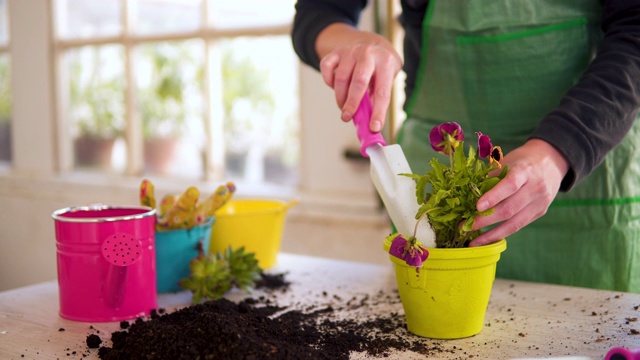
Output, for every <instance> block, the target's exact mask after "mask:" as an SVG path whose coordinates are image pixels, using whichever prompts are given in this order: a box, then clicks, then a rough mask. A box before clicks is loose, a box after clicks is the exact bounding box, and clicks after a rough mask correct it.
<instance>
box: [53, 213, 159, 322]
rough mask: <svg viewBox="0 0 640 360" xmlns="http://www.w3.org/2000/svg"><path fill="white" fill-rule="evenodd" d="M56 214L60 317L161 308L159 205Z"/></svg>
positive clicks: (107, 317)
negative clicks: (157, 246)
mask: <svg viewBox="0 0 640 360" xmlns="http://www.w3.org/2000/svg"><path fill="white" fill-rule="evenodd" d="M52 217H53V219H54V221H55V230H56V244H57V263H58V287H59V290H60V316H62V317H64V318H67V319H70V320H76V321H86V322H93V321H96V322H100V321H105V322H106V321H120V320H127V319H133V318H136V317H139V316H144V315H149V314H150V312H151V310H153V309H156V308H157V292H156V258H155V237H154V236H155V235H154V226H155V219H156V217H155V209H152V208H150V207H143V206H138V207H136V206H132V207H114V206H107V205H93V206H84V207H73V208H65V209H60V210H57V211H55V212H54V213H53V214H52Z"/></svg>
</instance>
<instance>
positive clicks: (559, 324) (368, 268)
mask: <svg viewBox="0 0 640 360" xmlns="http://www.w3.org/2000/svg"><path fill="white" fill-rule="evenodd" d="M269 272H270V273H283V272H284V273H286V275H285V279H286V280H287V281H289V282H290V283H291V285H290V286H289V289H288V291H286V292H280V293H278V294H276V295H274V293H273V292H272V293H270V296H276V297H277V301H278V304H279V305H282V306H293V305H294V304H301V303H303V304H305V306H306V305H307V304H318V303H319V302H323V301H325V302H328V301H330V300H331V297H327V296H326V293H327V292H329V293H331V294H339V296H340V297H341V298H349V297H352V296H363V295H365V296H366V295H368V294H380V293H381V292H383V293H385V292H386V293H395V291H396V289H397V287H396V284H395V276H394V273H393V268H392V266H391V264H389V266H379V265H372V264H366V263H357V262H347V261H341V260H333V259H324V258H315V257H308V256H301V255H291V254H280V255H279V257H278V265H276V267H274V268H273V269H270V270H269ZM252 295H254V296H260V290H255V291H254V293H253V294H252ZM323 295H324V296H323ZM247 296H248V294H247V293H246V292H242V291H234V292H231V293H230V294H228V296H227V297H229V298H230V299H231V300H240V299H243V298H245V297H247ZM190 302H191V294H190V293H189V292H179V293H174V294H161V295H159V297H158V306H159V307H161V308H165V309H167V310H168V311H171V310H172V309H176V308H179V307H183V306H186V305H188V304H190ZM58 306H59V300H58V286H57V282H55V281H49V282H44V283H41V284H36V285H32V286H28V287H24V288H19V289H14V290H9V291H5V292H1V293H0V359H57V358H60V359H81V358H82V359H97V358H98V352H97V350H96V349H88V348H87V346H86V337H87V335H89V334H91V333H99V334H100V335H101V337H102V338H103V339H105V337H106V340H108V339H109V335H110V334H111V333H112V332H114V331H117V330H119V323H118V322H110V323H86V322H75V321H70V320H66V319H63V318H61V317H60V316H59V315H58ZM385 306H387V308H380V307H376V308H372V309H373V310H370V311H371V312H372V314H370V315H372V316H375V315H376V314H375V312H377V311H385V313H387V314H388V312H389V311H394V312H397V313H400V314H402V305H401V304H400V303H399V302H390V303H388V304H386V305H385ZM639 317H640V294H631V293H623V292H612V291H601V290H592V289H584V288H576V287H567V286H557V285H548V284H538V283H528V282H520V281H512V280H503V279H496V281H495V283H494V287H493V291H492V294H491V300H490V302H489V307H488V309H487V315H486V319H485V324H486V325H485V326H484V328H483V330H482V332H480V334H478V335H475V336H472V337H469V338H466V339H457V340H433V339H422V338H418V337H415V338H416V339H419V341H424V342H427V343H428V344H434V345H437V346H439V347H441V348H443V349H445V350H457V351H443V352H441V353H439V354H437V355H434V356H430V357H429V358H434V359H460V358H471V357H473V358H475V359H478V358H479V359H525V358H545V359H549V358H562V359H570V358H576V359H578V358H580V359H582V358H593V359H602V358H604V356H605V354H606V353H607V352H608V351H609V350H610V349H611V348H614V347H618V346H620V347H626V348H630V349H638V348H640V334H637V333H638V331H639V330H640V321H638V320H637V319H638V318H639ZM61 329H64V331H62V330H61ZM407 336H411V335H407ZM461 349H462V350H461ZM364 357H365V355H363V354H353V356H352V358H364ZM389 358H397V359H420V358H424V357H423V356H422V355H418V354H415V353H411V352H409V351H407V352H402V353H392V354H391V356H390V357H389Z"/></svg>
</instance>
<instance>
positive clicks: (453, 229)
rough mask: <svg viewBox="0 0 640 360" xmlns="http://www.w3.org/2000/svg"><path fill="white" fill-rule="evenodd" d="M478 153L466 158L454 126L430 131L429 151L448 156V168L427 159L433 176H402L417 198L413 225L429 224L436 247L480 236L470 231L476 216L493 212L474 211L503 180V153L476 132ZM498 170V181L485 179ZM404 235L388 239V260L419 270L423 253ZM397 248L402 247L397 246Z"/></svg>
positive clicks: (466, 242)
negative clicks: (411, 183)
mask: <svg viewBox="0 0 640 360" xmlns="http://www.w3.org/2000/svg"><path fill="white" fill-rule="evenodd" d="M476 135H477V136H478V147H477V149H478V150H477V151H476V150H475V149H474V148H473V147H471V146H470V147H469V150H468V153H467V154H465V153H464V132H463V130H462V128H461V127H460V125H458V124H457V123H455V122H449V123H443V124H441V125H438V126H436V127H434V128H433V129H432V130H431V133H430V136H429V140H430V143H431V147H432V148H433V149H434V150H435V151H437V152H439V153H441V154H443V155H446V156H448V158H449V164H448V165H445V164H443V163H441V162H440V161H439V160H438V159H437V158H433V159H431V161H430V162H429V164H430V165H431V170H429V171H428V172H427V173H426V174H424V175H420V174H400V175H403V176H409V177H411V178H413V179H415V180H416V182H417V184H416V198H417V201H418V204H420V209H419V210H418V213H417V214H416V219H417V221H425V217H427V218H428V221H429V223H430V224H431V226H432V228H433V230H434V232H435V234H436V247H438V248H461V247H466V246H468V245H469V242H470V241H471V240H473V239H475V238H476V237H478V236H479V235H480V234H481V233H482V231H481V230H473V224H474V220H475V219H476V218H477V217H478V216H485V215H489V214H491V213H492V212H493V209H489V210H486V211H482V212H480V211H478V210H477V208H476V204H477V202H478V199H479V198H480V196H482V195H483V194H484V193H486V192H487V191H489V190H491V189H492V188H493V187H494V186H495V185H496V184H497V183H498V182H499V181H500V180H501V179H503V178H504V177H505V175H506V174H507V167H506V166H505V167H502V165H501V164H500V162H501V161H502V150H501V149H500V147H499V146H493V144H492V143H491V139H490V138H489V137H488V136H487V135H484V134H482V133H480V132H477V133H476ZM500 168H502V171H501V172H500V174H499V175H498V176H489V173H491V172H492V171H494V170H498V169H500ZM407 235H408V234H392V235H390V236H394V240H393V244H392V246H391V248H390V250H389V253H390V254H391V255H394V256H396V257H398V258H401V259H404V260H405V261H406V262H407V264H410V265H412V266H416V267H420V266H421V265H422V261H424V260H425V259H426V256H425V255H424V254H425V253H426V254H428V252H427V250H426V249H425V248H424V247H423V246H422V244H420V242H419V241H417V240H416V239H415V237H414V236H415V234H413V235H414V236H407ZM400 244H401V246H400Z"/></svg>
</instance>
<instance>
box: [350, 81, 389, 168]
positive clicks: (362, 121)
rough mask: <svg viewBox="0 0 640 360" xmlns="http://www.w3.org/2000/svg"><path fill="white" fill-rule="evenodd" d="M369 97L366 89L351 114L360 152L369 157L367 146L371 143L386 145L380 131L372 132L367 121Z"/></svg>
mask: <svg viewBox="0 0 640 360" xmlns="http://www.w3.org/2000/svg"><path fill="white" fill-rule="evenodd" d="M371 112H372V106H371V97H370V96H369V92H368V91H366V92H365V93H364V96H363V97H362V101H360V106H358V110H356V113H355V114H354V115H353V125H354V126H355V127H356V133H357V135H358V140H360V144H361V146H360V154H362V156H364V157H366V158H367V157H369V155H368V154H367V148H368V147H369V146H371V145H375V144H380V145H382V146H384V145H387V143H386V142H385V141H384V138H383V137H382V134H380V133H374V132H372V131H371V128H370V126H369V121H370V120H371Z"/></svg>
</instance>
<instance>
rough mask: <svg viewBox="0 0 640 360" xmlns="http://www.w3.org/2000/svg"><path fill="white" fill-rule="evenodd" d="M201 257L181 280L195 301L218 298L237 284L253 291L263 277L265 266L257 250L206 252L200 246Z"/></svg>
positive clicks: (229, 249)
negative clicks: (263, 267)
mask: <svg viewBox="0 0 640 360" xmlns="http://www.w3.org/2000/svg"><path fill="white" fill-rule="evenodd" d="M198 250H199V252H200V253H199V254H198V256H197V257H195V258H194V259H192V260H191V262H190V263H189V268H190V269H191V274H190V276H189V277H188V278H184V279H182V280H180V283H179V285H180V287H182V288H183V289H186V290H190V291H191V292H192V293H193V299H192V302H193V303H194V304H197V303H200V302H201V301H202V300H217V299H220V298H222V297H223V296H224V294H225V293H227V292H228V291H229V290H231V289H232V288H233V287H237V288H239V289H242V290H247V291H250V290H251V289H252V288H253V287H254V286H255V283H256V281H257V280H259V279H260V274H261V273H262V269H261V268H260V266H258V260H256V258H255V255H254V253H250V252H245V249H244V247H241V248H239V249H236V250H234V249H232V248H231V247H229V248H227V250H226V251H225V252H224V253H217V254H213V253H210V254H205V252H204V251H203V249H202V248H201V247H200V248H199V249H198Z"/></svg>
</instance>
